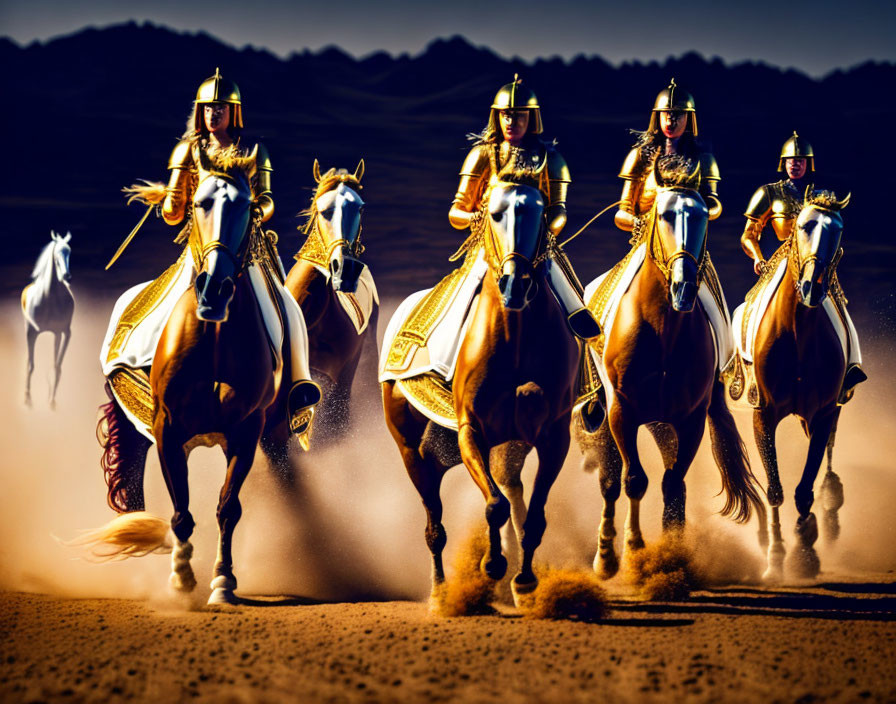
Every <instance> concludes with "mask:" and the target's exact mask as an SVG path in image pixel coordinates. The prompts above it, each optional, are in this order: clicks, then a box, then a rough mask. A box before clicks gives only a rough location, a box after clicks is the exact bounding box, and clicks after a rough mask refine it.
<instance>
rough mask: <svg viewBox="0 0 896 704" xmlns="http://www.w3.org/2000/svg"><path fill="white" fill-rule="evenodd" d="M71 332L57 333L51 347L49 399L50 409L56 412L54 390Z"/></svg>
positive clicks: (57, 382) (60, 375)
mask: <svg viewBox="0 0 896 704" xmlns="http://www.w3.org/2000/svg"><path fill="white" fill-rule="evenodd" d="M71 337H72V332H71V330H70V329H68V330H63V331H62V332H58V333H56V335H55V338H54V345H53V369H54V372H55V378H54V379H53V393H52V396H51V397H50V408H52V409H53V410H54V411H55V410H56V390H57V389H58V388H59V379H60V378H61V377H62V360H63V359H65V352H66V350H67V349H68V342H69V340H71Z"/></svg>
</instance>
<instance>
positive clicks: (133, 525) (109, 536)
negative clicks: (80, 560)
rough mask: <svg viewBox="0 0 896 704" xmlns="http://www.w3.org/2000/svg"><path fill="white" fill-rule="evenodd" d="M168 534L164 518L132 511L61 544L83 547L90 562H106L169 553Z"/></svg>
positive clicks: (169, 533)
mask: <svg viewBox="0 0 896 704" xmlns="http://www.w3.org/2000/svg"><path fill="white" fill-rule="evenodd" d="M171 535H172V534H171V524H170V523H169V522H168V521H166V520H165V519H164V518H159V517H158V516H153V515H152V514H151V513H147V512H146V511H132V512H131V513H123V514H121V515H120V516H116V517H115V518H113V519H112V520H111V521H109V522H108V523H107V524H106V525H104V526H102V527H100V528H96V529H94V530H89V531H85V532H84V533H82V534H81V535H80V536H78V537H77V538H75V539H74V540H70V541H68V542H66V543H65V545H67V546H69V547H78V548H83V549H84V552H85V554H86V556H87V558H88V559H90V560H94V561H97V562H107V561H109V560H124V559H125V558H128V557H143V556H144V555H149V554H150V553H154V552H156V553H168V552H171V548H172V545H173V541H172V539H171Z"/></svg>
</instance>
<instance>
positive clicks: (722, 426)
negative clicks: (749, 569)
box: [709, 378, 765, 525]
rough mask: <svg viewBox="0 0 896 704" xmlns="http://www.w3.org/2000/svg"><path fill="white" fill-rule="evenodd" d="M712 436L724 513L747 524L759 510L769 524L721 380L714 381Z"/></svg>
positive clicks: (710, 430) (763, 521) (710, 411)
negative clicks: (723, 497) (723, 493)
mask: <svg viewBox="0 0 896 704" xmlns="http://www.w3.org/2000/svg"><path fill="white" fill-rule="evenodd" d="M709 436H710V438H711V439H712V454H713V456H714V457H715V460H716V464H717V465H718V467H719V470H720V472H721V474H722V491H724V492H725V496H726V501H725V506H724V508H722V511H721V514H722V515H723V516H729V517H730V518H732V519H733V520H735V521H737V522H738V523H746V522H747V521H749V520H750V516H751V515H752V513H753V510H755V511H756V513H757V514H758V515H759V517H760V520H761V521H762V525H765V504H764V503H763V501H762V498H761V497H760V496H759V492H758V491H757V490H756V477H755V476H754V475H753V471H752V470H751V469H750V460H749V458H748V457H747V448H746V446H745V445H744V441H743V440H742V439H741V437H740V433H738V432H737V425H735V423H734V417H733V416H732V415H731V411H730V410H728V406H727V405H726V404H725V386H724V384H723V383H722V381H721V380H720V379H718V378H716V380H715V382H713V387H712V399H711V400H710V403H709Z"/></svg>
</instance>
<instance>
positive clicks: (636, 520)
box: [608, 400, 647, 550]
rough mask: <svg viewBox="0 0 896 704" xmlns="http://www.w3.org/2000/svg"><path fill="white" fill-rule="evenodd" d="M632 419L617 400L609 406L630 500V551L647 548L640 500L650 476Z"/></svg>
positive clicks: (627, 540) (627, 538)
mask: <svg viewBox="0 0 896 704" xmlns="http://www.w3.org/2000/svg"><path fill="white" fill-rule="evenodd" d="M632 416H633V413H632V411H631V410H629V409H626V408H625V406H624V405H623V402H620V401H619V400H617V401H616V403H614V404H612V405H611V406H610V413H609V416H608V421H609V423H610V431H611V432H612V433H613V439H614V440H615V441H616V446H617V447H618V448H619V454H620V456H621V457H622V486H623V488H624V489H625V495H626V496H627V497H628V500H629V508H628V518H627V519H626V522H625V547H626V549H627V550H640V549H641V548H643V547H644V536H643V535H641V499H642V498H643V497H644V493H645V492H646V491H647V473H646V472H645V471H644V467H642V466H641V459H640V457H639V456H638V423H637V422H636V421H635V420H633V418H632Z"/></svg>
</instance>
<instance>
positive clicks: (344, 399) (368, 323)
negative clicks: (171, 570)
mask: <svg viewBox="0 0 896 704" xmlns="http://www.w3.org/2000/svg"><path fill="white" fill-rule="evenodd" d="M363 175H364V161H363V160H362V161H361V162H360V163H359V164H358V168H357V169H355V172H354V173H349V172H348V171H346V170H345V169H338V170H337V169H330V170H329V171H327V172H326V173H324V174H323V175H321V173H320V165H319V164H318V162H317V160H315V161H314V180H315V182H316V183H317V189H316V191H315V193H314V196H313V198H312V200H311V206H310V207H309V208H308V210H307V211H306V214H307V215H308V220H307V222H306V223H305V225H304V226H303V228H302V231H303V232H304V233H305V234H306V235H307V240H306V242H305V245H304V246H303V247H302V249H301V250H300V251H299V252H298V253H297V254H296V257H295V258H296V263H295V264H294V265H293V267H292V269H291V270H290V271H289V274H288V275H287V277H286V288H287V289H288V290H289V292H290V293H291V294H292V295H293V296H294V297H295V299H296V301H298V303H299V305H300V306H301V308H302V314H303V315H304V317H305V324H306V325H307V327H308V361H309V365H310V366H311V373H312V376H313V378H314V380H315V381H316V382H317V383H318V384H320V385H321V387H322V388H323V391H324V400H323V402H322V403H321V404H320V406H319V407H318V409H317V415H316V418H315V426H316V432H317V433H321V432H323V433H324V436H325V437H326V436H329V437H330V438H335V437H339V436H341V435H342V434H343V433H344V432H345V431H346V430H347V429H348V422H349V413H350V401H351V392H352V382H353V381H354V378H355V372H356V370H357V368H358V362H359V360H360V359H361V353H362V352H363V350H364V348H365V346H366V347H370V348H371V350H372V355H373V358H374V359H375V357H376V327H377V317H378V314H379V302H378V298H377V293H376V288H375V286H374V283H373V278H372V277H371V276H370V274H369V273H368V272H367V271H365V269H366V265H365V264H364V263H363V262H362V261H361V260H360V259H359V257H360V255H361V254H362V253H363V251H364V247H363V245H362V244H361V212H362V209H363V206H364V201H363V200H362V199H361V196H360V195H359V193H358V191H360V190H361V178H362V177H363ZM374 373H375V372H374V371H373V370H371V377H372V376H373V374H374ZM275 421H279V418H275V419H272V421H271V422H272V423H275ZM287 440H288V436H287V430H286V424H285V423H279V422H278V423H276V424H275V425H272V426H271V427H269V429H268V430H267V431H266V432H265V438H264V439H263V441H262V442H263V446H264V448H265V451H266V452H267V453H268V455H269V457H271V459H272V460H274V461H277V462H279V463H282V462H284V460H285V458H286V444H285V443H286V441H287Z"/></svg>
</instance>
